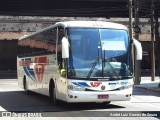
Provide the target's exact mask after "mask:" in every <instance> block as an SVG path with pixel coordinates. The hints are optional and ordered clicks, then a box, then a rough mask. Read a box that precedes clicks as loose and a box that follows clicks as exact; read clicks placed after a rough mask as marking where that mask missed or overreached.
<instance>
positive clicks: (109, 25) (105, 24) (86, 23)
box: [19, 21, 127, 40]
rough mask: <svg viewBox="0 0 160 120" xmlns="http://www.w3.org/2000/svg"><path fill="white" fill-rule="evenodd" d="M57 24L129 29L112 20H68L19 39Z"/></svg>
mask: <svg viewBox="0 0 160 120" xmlns="http://www.w3.org/2000/svg"><path fill="white" fill-rule="evenodd" d="M56 26H63V27H65V28H66V27H83V28H110V29H123V30H127V27H126V26H124V25H122V24H118V23H112V22H103V21H66V22H57V23H56V24H54V25H52V26H49V27H47V28H44V29H41V30H39V31H37V32H34V33H32V34H29V35H24V36H22V37H20V38H19V40H22V39H25V38H27V37H30V36H32V35H35V34H37V33H40V32H43V31H46V30H49V29H52V28H54V27H56Z"/></svg>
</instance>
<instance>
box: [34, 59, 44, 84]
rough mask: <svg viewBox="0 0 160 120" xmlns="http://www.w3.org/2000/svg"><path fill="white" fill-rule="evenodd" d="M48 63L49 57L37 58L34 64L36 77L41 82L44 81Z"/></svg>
mask: <svg viewBox="0 0 160 120" xmlns="http://www.w3.org/2000/svg"><path fill="white" fill-rule="evenodd" d="M46 62H47V57H37V58H35V60H34V63H35V64H36V65H35V71H36V76H37V80H38V81H39V82H41V81H42V80H43V75H44V69H45V65H46Z"/></svg>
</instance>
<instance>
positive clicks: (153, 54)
mask: <svg viewBox="0 0 160 120" xmlns="http://www.w3.org/2000/svg"><path fill="white" fill-rule="evenodd" d="M154 15H155V13H154V0H152V2H151V68H152V73H151V81H155V51H154V49H155V47H154V41H155V19H154Z"/></svg>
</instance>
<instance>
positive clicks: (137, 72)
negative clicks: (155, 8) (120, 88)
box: [134, 0, 141, 85]
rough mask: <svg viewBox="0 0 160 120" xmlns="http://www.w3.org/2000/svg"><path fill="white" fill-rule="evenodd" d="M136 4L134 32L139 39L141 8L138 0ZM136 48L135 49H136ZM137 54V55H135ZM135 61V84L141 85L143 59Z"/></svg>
mask: <svg viewBox="0 0 160 120" xmlns="http://www.w3.org/2000/svg"><path fill="white" fill-rule="evenodd" d="M134 3H135V6H134V12H135V14H134V23H135V24H134V32H135V39H137V40H139V32H140V28H139V26H138V25H139V13H138V12H139V10H138V5H139V3H138V0H135V1H134ZM134 50H135V49H134ZM134 54H136V52H134ZM135 56H136V55H135ZM134 62H135V68H134V73H135V82H134V84H135V85H139V84H140V82H141V67H140V66H141V61H140V60H136V59H134Z"/></svg>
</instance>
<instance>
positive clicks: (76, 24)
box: [55, 21, 127, 30]
mask: <svg viewBox="0 0 160 120" xmlns="http://www.w3.org/2000/svg"><path fill="white" fill-rule="evenodd" d="M55 25H57V26H58V25H62V26H64V27H91V28H92V27H93V28H113V29H125V30H127V27H126V26H124V25H122V24H118V23H112V22H103V21H66V22H57V23H56V24H55Z"/></svg>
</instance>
